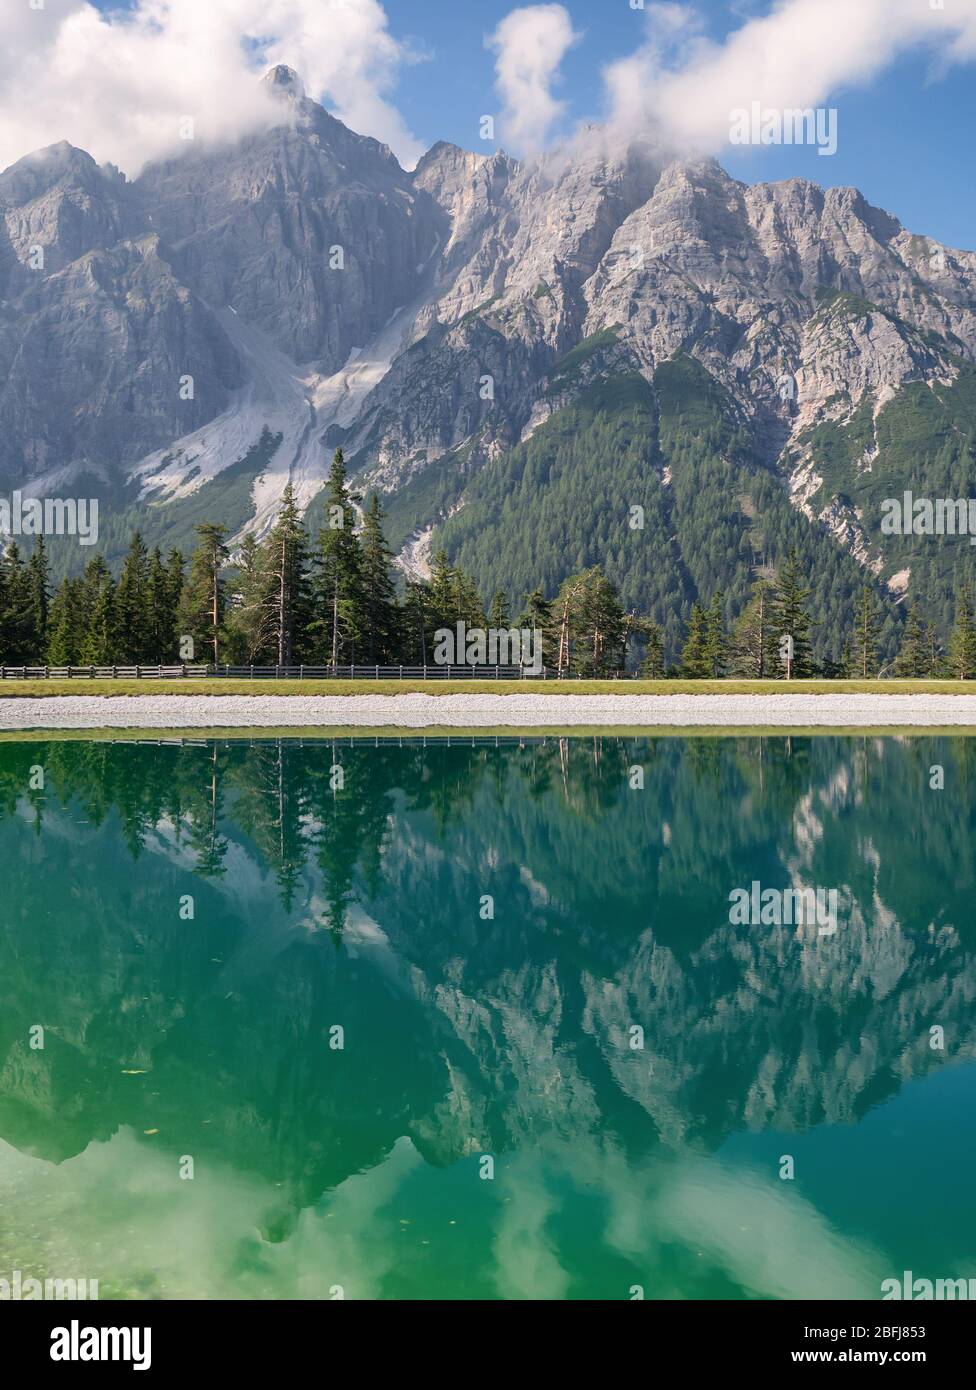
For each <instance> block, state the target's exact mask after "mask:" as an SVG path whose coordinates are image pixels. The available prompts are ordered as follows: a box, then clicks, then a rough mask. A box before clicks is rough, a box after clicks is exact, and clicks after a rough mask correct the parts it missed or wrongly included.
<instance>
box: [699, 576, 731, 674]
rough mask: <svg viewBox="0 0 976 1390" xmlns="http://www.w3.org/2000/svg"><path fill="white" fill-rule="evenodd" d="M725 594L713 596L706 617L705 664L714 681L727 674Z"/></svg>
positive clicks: (718, 593)
mask: <svg viewBox="0 0 976 1390" xmlns="http://www.w3.org/2000/svg"><path fill="white" fill-rule="evenodd" d="M724 597H725V596H724V594H723V593H722V591H721V589H719V590H717V591H716V592H715V593H714V594H713V595H712V601H711V603H710V604H709V607H708V612H707V613H706V615H705V650H704V657H705V663H706V665H707V667H708V674H709V675H710V676H711V677H712V679H713V680H714V679H716V678H718V677H719V676H723V675H724V674H725V664H726V642H725V621H724V616H723V599H724Z"/></svg>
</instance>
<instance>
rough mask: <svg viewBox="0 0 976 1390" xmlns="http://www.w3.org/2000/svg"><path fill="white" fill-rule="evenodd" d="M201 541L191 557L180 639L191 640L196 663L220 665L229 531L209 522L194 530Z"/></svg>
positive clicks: (180, 609)
mask: <svg viewBox="0 0 976 1390" xmlns="http://www.w3.org/2000/svg"><path fill="white" fill-rule="evenodd" d="M194 529H195V530H196V533H197V535H198V536H199V537H200V541H199V544H198V545H197V547H196V549H195V550H194V552H193V554H192V556H191V557H190V573H189V575H188V576H187V580H186V583H185V585H184V586H183V593H182V596H181V599H180V608H179V613H178V615H177V627H178V629H179V632H178V636H180V637H192V639H193V646H194V660H196V661H206V662H211V661H212V662H213V664H214V666H217V665H218V664H219V662H220V656H221V645H222V643H223V639H224V619H225V612H226V594H225V591H224V581H223V579H222V578H221V573H220V572H221V570H222V569H223V567H224V564H225V563H226V560H227V546H226V545H225V544H224V538H225V537H226V535H227V530H226V527H224V526H214V525H212V524H211V523H210V522H207V523H205V524H203V525H201V526H197V527H195V528H194Z"/></svg>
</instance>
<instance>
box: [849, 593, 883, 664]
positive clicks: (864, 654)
mask: <svg viewBox="0 0 976 1390" xmlns="http://www.w3.org/2000/svg"><path fill="white" fill-rule="evenodd" d="M877 671H878V620H877V614H876V612H875V602H874V594H873V593H872V591H871V586H870V585H869V584H865V585H864V586H863V588H862V589H861V595H860V598H859V599H858V602H857V613H856V616H855V622H854V673H855V675H856V677H857V679H858V680H862V681H863V680H868V679H869V678H870V677H872V676H874V675H877Z"/></svg>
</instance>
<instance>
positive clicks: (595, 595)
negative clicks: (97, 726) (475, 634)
mask: <svg viewBox="0 0 976 1390" xmlns="http://www.w3.org/2000/svg"><path fill="white" fill-rule="evenodd" d="M321 515H323V516H324V524H323V525H322V526H321V528H320V529H319V532H318V536H317V537H315V538H313V537H312V536H310V535H309V532H308V529H307V527H306V525H305V523H304V522H303V519H302V517H301V515H300V512H299V509H298V506H297V503H296V500H295V497H294V494H293V491H292V488H291V486H290V485H289V486H288V487H287V488H286V489H285V492H284V494H283V497H282V503H281V507H280V510H279V512H278V516H277V519H276V521H275V524H274V526H273V527H272V529H271V530H270V531H269V533H268V534H267V536H266V537H265V539H264V540H262V541H260V542H259V541H258V540H256V539H255V537H254V536H253V535H250V534H249V535H247V536H245V538H244V540H243V542H242V544H241V546H240V548H239V550H238V551H236V552H235V553H234V554H233V555H232V554H231V551H230V549H229V546H228V533H227V530H226V528H225V527H223V526H220V525H217V524H214V523H209V522H208V523H204V524H201V525H198V526H197V527H196V535H197V544H196V546H195V548H194V549H193V551H192V553H191V554H189V555H184V554H183V553H181V551H179V550H178V549H171V550H170V551H169V552H168V553H167V554H163V553H162V551H161V550H160V549H159V547H156V548H154V549H153V550H152V551H150V550H149V549H148V547H147V546H146V544H145V542H144V540H143V538H142V536H141V534H140V533H139V532H138V531H137V532H136V533H135V534H134V535H133V536H132V539H131V542H130V544H129V546H128V550H127V552H126V554H125V556H124V559H123V561H122V564H121V568H120V570H119V572H118V574H113V572H112V570H111V569H110V567H109V566H108V564H107V563H106V561H105V559H104V557H103V556H101V555H96V556H94V557H93V558H92V559H91V560H90V561H89V562H88V564H87V566H86V567H85V569H84V572H83V573H82V574H80V575H79V576H76V577H70V576H69V577H66V578H64V579H62V580H61V582H60V584H59V585H57V587H56V588H55V589H54V591H53V592H52V586H51V583H50V578H49V566H48V557H47V552H46V549H45V545H44V541H43V538H38V540H37V542H36V544H35V545H34V548H33V549H32V551H31V553H30V555H29V556H27V557H25V556H24V555H23V554H22V552H21V550H20V549H19V547H18V545H17V544H16V542H10V543H9V544H8V546H7V548H6V550H5V552H4V555H3V558H2V562H0V662H2V664H3V665H4V666H10V667H18V666H76V667H81V666H112V665H118V666H130V665H137V664H142V665H168V664H173V663H176V662H185V661H186V660H191V661H193V662H194V663H196V664H208V665H214V666H217V665H224V664H226V665H232V666H241V665H253V666H295V665H299V664H307V665H315V666H350V665H361V666H363V667H367V666H396V665H403V666H422V665H432V664H434V645H435V638H434V635H435V633H436V632H437V631H438V629H443V628H453V627H454V626H455V625H456V624H457V623H459V622H463V623H464V624H465V625H466V627H467V628H468V629H472V628H475V629H485V628H488V629H492V628H494V629H503V628H510V627H518V628H530V629H534V630H537V631H539V632H541V633H542V641H543V660H544V664H545V665H546V667H547V668H548V669H550V670H553V671H556V672H557V673H559V674H565V675H573V676H582V677H590V678H593V677H610V676H618V675H624V674H628V675H632V674H637V675H640V676H643V677H646V678H650V679H660V678H667V677H681V678H683V679H692V680H695V679H701V680H714V679H720V678H722V677H726V676H736V677H740V678H754V679H767V680H769V679H803V678H808V677H814V676H817V677H824V678H828V679H830V678H833V679H850V678H857V679H861V680H868V679H872V678H875V677H878V676H882V677H889V676H892V677H902V678H923V677H949V678H956V679H972V678H976V607H974V598H973V595H972V592H971V591H970V589H969V587H968V585H967V584H962V585H961V586H960V588H959V591H958V593H957V594H956V597H955V614H954V622H953V624H952V627H951V629H950V630H949V631H947V632H942V631H940V630H939V629H938V628H937V627H936V626H935V624H933V623H931V622H928V621H926V620H925V619H924V618H923V617H922V616H921V615H920V614H919V613H918V612H916V611H915V610H909V611H908V613H907V615H906V618H905V621H904V623H903V624H902V626H901V630H900V641H899V645H898V648H897V654H896V655H895V656H894V658H893V659H891V658H890V657H886V656H885V653H884V650H883V646H882V618H883V614H882V612H881V610H880V605H879V602H878V598H877V593H876V590H875V589H874V588H873V587H872V586H871V585H870V584H867V583H866V584H865V585H864V587H863V589H862V591H861V593H860V594H859V596H858V598H857V601H856V603H855V606H854V622H853V625H852V626H851V628H850V630H849V631H848V632H845V633H843V634H842V635H841V640H842V645H841V647H840V651H841V657H840V659H839V660H832V659H830V660H828V659H821V660H817V659H816V657H815V654H814V644H813V640H812V631H813V628H814V626H815V623H814V618H813V617H812V615H811V607H810V599H811V594H812V592H813V589H812V584H811V580H810V577H809V576H808V575H807V574H806V573H805V572H804V567H803V563H802V559H801V556H800V553H799V552H798V550H797V549H796V548H795V547H794V548H792V549H791V550H790V551H789V553H788V555H787V557H786V559H785V561H784V562H783V563H782V564H781V565H780V566H779V568H778V570H777V571H776V572H775V574H774V575H773V576H772V577H770V574H769V571H768V569H767V568H764V569H763V570H762V572H761V573H758V574H757V577H755V578H754V580H753V583H752V588H751V593H749V594H748V595H747V598H746V601H745V602H744V604H742V605H741V606H740V608H739V611H738V612H737V613H735V614H733V616H732V617H731V619H730V617H729V605H728V603H727V596H726V595H725V594H724V593H723V592H722V590H721V589H719V588H716V589H715V590H714V592H713V593H712V594H711V596H710V597H709V599H708V600H707V601H702V600H699V601H696V602H694V603H693V604H692V607H691V610H690V614H689V616H688V618H687V620H686V621H685V622H684V623H682V624H681V626H680V629H679V634H678V637H677V639H676V638H675V637H674V636H673V635H672V633H673V628H672V626H671V624H664V625H662V624H661V623H659V622H657V621H655V620H654V619H652V618H651V617H650V616H648V615H647V614H642V613H639V612H637V611H636V610H634V609H631V610H630V611H627V609H626V608H625V607H624V605H623V603H622V602H621V598H620V594H619V591H618V588H617V586H616V585H615V584H614V583H613V582H612V581H611V580H610V579H609V578H608V577H607V575H606V574H605V573H604V572H603V568H602V566H601V565H593V566H590V567H588V568H585V569H583V570H581V571H580V572H578V573H575V574H572V575H570V576H568V577H567V578H566V579H565V580H563V582H562V583H561V584H560V585H559V586H558V588H556V589H555V590H554V591H553V592H551V593H547V592H546V590H545V588H544V587H542V586H537V587H535V588H533V589H531V591H529V592H527V593H525V594H523V595H520V596H515V597H514V598H513V596H511V595H508V594H506V593H504V592H501V591H496V592H494V593H493V594H491V595H484V594H482V593H480V592H479V590H478V587H477V585H476V583H475V581H474V580H473V579H472V577H471V576H470V575H469V574H468V573H466V572H465V570H464V569H463V568H462V567H460V566H459V565H457V564H452V563H451V562H450V561H449V559H448V556H447V554H446V553H445V552H444V551H443V550H441V551H439V552H438V553H437V554H436V555H435V557H434V559H433V562H432V564H431V566H430V573H429V577H428V578H426V579H414V578H410V579H407V580H406V581H405V582H404V583H403V585H402V589H401V587H400V586H399V585H398V582H397V571H396V569H395V567H394V564H393V554H392V551H391V549H390V548H389V546H388V544H387V540H386V537H385V535H384V516H383V511H382V508H381V506H380V502H379V498H378V496H377V495H376V494H375V493H374V494H372V495H371V496H370V497H369V498H368V499H367V500H365V504H364V499H363V498H361V497H359V496H358V495H356V494H355V493H354V492H353V491H352V490H351V488H350V484H349V480H348V477H347V473H346V465H345V461H344V459H343V455H342V451H341V450H337V452H336V454H335V457H334V459H333V462H332V467H331V471H330V475H329V480H328V484H327V487H326V490H325V493H324V506H323V507H322V509H321ZM188 638H189V639H191V641H190V642H189V643H188V642H187V639H188Z"/></svg>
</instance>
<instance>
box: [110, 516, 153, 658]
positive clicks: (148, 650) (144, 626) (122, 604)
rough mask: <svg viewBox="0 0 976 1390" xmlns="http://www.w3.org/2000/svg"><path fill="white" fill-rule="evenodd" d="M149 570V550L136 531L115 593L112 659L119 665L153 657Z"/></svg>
mask: <svg viewBox="0 0 976 1390" xmlns="http://www.w3.org/2000/svg"><path fill="white" fill-rule="evenodd" d="M150 570H151V565H150V560H149V553H148V551H147V550H146V545H145V542H144V541H143V539H142V536H141V535H140V533H139V532H138V531H136V532H135V533H134V535H133V537H132V540H131V541H130V543H129V549H128V551H127V553H126V557H125V560H124V561H123V564H122V574H121V576H120V578H119V584H118V589H117V590H116V595H115V624H116V640H117V647H116V652H115V660H116V663H117V664H118V665H120V666H130V665H135V664H137V663H141V662H144V661H150V660H151V659H152V656H153V633H152V616H153V615H152V610H151V607H150V592H149V580H150Z"/></svg>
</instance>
